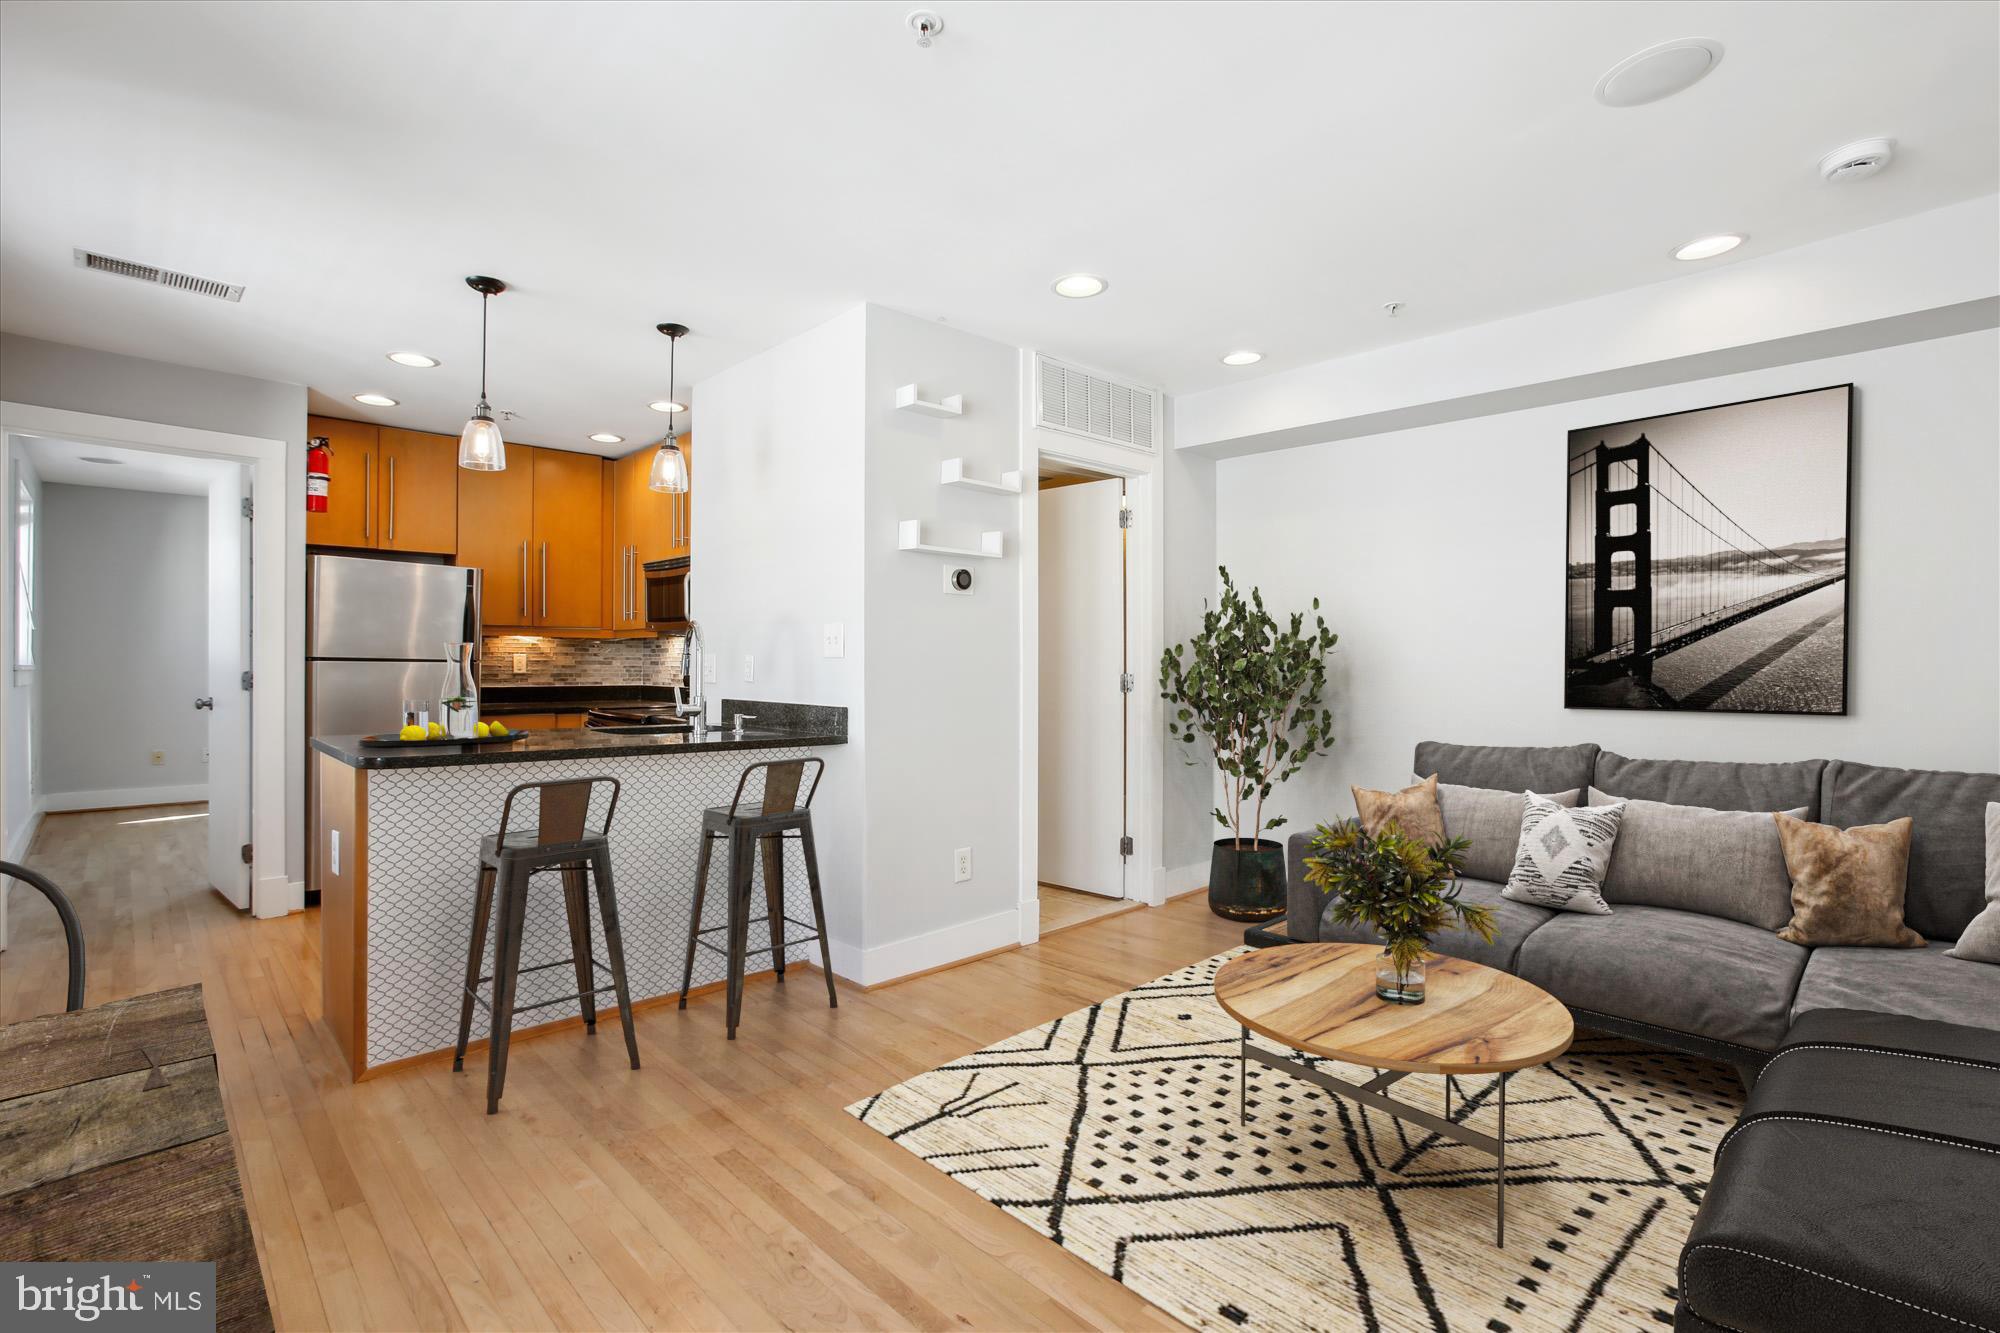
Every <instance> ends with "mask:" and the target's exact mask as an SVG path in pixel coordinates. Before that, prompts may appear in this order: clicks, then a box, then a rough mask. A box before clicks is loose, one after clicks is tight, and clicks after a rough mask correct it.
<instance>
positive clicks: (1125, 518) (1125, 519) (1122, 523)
mask: <svg viewBox="0 0 2000 1333" xmlns="http://www.w3.org/2000/svg"><path fill="white" fill-rule="evenodd" d="M1118 526H1119V527H1121V528H1129V527H1131V526H1132V511H1131V510H1129V509H1125V508H1122V507H1121V508H1120V509H1119V511H1118Z"/></svg>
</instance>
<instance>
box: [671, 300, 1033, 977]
mask: <svg viewBox="0 0 2000 1333" xmlns="http://www.w3.org/2000/svg"><path fill="white" fill-rule="evenodd" d="M867 344H868V349H867V350H868V355H867V371H866V377H865V378H866V390H865V396H864V399H863V416H864V421H865V423H866V429H867V441H868V442H867V498H866V515H865V521H864V522H863V524H862V534H863V539H864V540H863V553H864V554H863V560H864V565H865V569H866V577H867V627H868V628H867V633H868V675H867V695H868V708H867V715H868V747H869V757H868V819H869V844H868V918H867V942H868V948H869V954H870V957H869V960H868V971H869V972H870V973H871V974H872V975H873V976H896V975H901V974H902V973H905V972H908V971H913V970H916V969H917V968H919V967H929V966H935V965H936V964H937V963H940V962H945V961H950V960H953V959H956V958H961V957H965V956H968V955H970V954H972V953H978V952H983V951H984V950H987V949H994V948H999V947H1001V946H1003V945H1007V944H1012V943H1015V942H1016V941H1017V940H1018V939H1019V938H1020V936H1019V917H1018V911H1017V908H1018V902H1019V897H1020V882H1021V877H1022V868H1021V860H1020V830H1021V808H1020V764H1021V746H1020V730H1021V704H1020V678H1019V676H1018V674H1017V672H1018V669H1019V659H1020V650H1021V556H1020V533H1021V510H1022V505H1023V500H1022V498H1021V497H1018V496H1000V495H989V494H984V493H979V492H970V491H961V490H957V489H952V490H946V489H944V488H943V487H941V486H940V485H939V484H938V465H939V464H940V463H941V462H942V461H943V460H944V459H946V458H963V459H965V463H966V468H967V470H968V471H969V472H970V473H971V475H973V476H975V477H981V478H987V479H996V478H998V477H999V475H1000V473H1001V472H1002V471H1009V470H1012V469H1014V468H1017V467H1019V466H1020V462H1019V458H1020V450H1021V424H1020V411H1019V401H1020V381H1019V374H1020V353H1019V351H1018V350H1017V349H1016V348H1013V347H1010V346H1007V345H1006V344H1004V343H997V342H993V341H990V340H989V339H985V338H980V337H976V336H974V335H972V334H969V333H964V332H961V331H959V330H957V329H954V328H950V327H948V326H946V325H943V324H939V323H937V322H936V321H933V320H924V319H917V318H915V317H913V316H910V315H904V314H901V313H898V312H896V311H893V310H887V309H884V308H882V307H880V306H869V307H868V308H867ZM904 384H917V385H920V386H922V388H923V391H924V393H925V394H926V395H927V396H928V395H932V394H938V395H945V394H963V395H964V397H965V403H966V409H965V415H964V416H962V417H957V418H952V419H940V418H936V417H926V416H920V415H918V414H916V413H914V412H904V411H898V410H897V409H896V406H895V397H896V390H897V388H898V387H899V386H901V385H904ZM703 410H704V411H706V410H707V407H706V405H704V407H703ZM912 518H915V519H922V520H923V522H924V527H925V533H926V538H927V540H929V541H933V542H938V543H942V544H944V545H951V546H974V547H976V546H977V545H978V542H979V533H980V532H982V531H984V530H987V529H992V528H998V529H1001V530H1003V531H1005V533H1006V534H1007V537H1006V542H1007V545H1006V551H1007V555H1006V557H1005V558H1004V559H1000V560H971V561H966V562H965V563H966V564H967V565H969V566H971V567H972V568H973V571H974V574H975V575H976V576H977V583H976V584H975V589H974V593H973V595H972V596H970V597H950V596H946V595H945V593H944V573H943V571H944V569H945V567H946V565H947V563H948V560H947V558H946V557H942V556H935V555H918V554H911V553H909V552H905V551H899V550H897V549H896V525H897V523H898V522H899V521H900V520H904V519H912ZM959 847H970V848H972V849H973V860H972V866H973V873H972V878H971V879H970V880H969V881H967V882H965V883H963V884H958V883H954V882H953V881H952V853H953V850H954V849H956V848H959Z"/></svg>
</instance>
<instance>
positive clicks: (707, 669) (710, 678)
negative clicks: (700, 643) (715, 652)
mask: <svg viewBox="0 0 2000 1333" xmlns="http://www.w3.org/2000/svg"><path fill="white" fill-rule="evenodd" d="M721 670H722V663H721V661H720V660H719V659H717V658H713V657H705V658H703V659H702V662H701V679H702V683H703V684H706V685H713V684H715V682H716V679H717V677H718V676H719V675H720V673H721Z"/></svg>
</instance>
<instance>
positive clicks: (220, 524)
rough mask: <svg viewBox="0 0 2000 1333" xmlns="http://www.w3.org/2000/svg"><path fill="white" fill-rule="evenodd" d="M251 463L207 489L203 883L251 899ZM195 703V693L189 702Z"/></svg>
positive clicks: (242, 903)
mask: <svg viewBox="0 0 2000 1333" xmlns="http://www.w3.org/2000/svg"><path fill="white" fill-rule="evenodd" d="M248 473H249V469H248V468H241V469H232V470H231V473H230V475H228V476H227V477H225V478H222V479H219V480H217V481H215V482H213V483H211V484H210V486H209V490H208V697H209V698H211V699H213V700H214V701H215V707H214V709H213V711H211V712H210V713H209V714H208V718H209V723H208V882H209V883H210V884H213V885H214V886H215V890H216V892H218V893H220V894H221V895H222V896H223V897H225V898H227V899H229V901H230V902H232V903H235V904H236V905H237V906H238V907H246V908H247V907H248V906H250V867H249V866H248V865H246V864H245V863H244V860H243V848H244V846H245V845H246V844H247V843H249V842H250V790H251V788H250V755H251V748H250V691H248V690H246V689H244V688H243V673H244V672H245V671H248V670H249V669H250V661H251V658H250V624H251V619H250V587H251V582H250V551H251V546H250V524H251V522H252V520H251V519H250V518H249V517H246V516H245V514H244V512H243V508H244V506H243V501H244V497H245V496H247V495H248V494H249V493H250V485H249V481H250V478H249V475H248ZM189 706H190V707H192V706H193V700H190V701H189Z"/></svg>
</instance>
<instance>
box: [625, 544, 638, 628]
mask: <svg viewBox="0 0 2000 1333" xmlns="http://www.w3.org/2000/svg"><path fill="white" fill-rule="evenodd" d="M638 549H639V548H638V547H636V546H628V547H626V548H625V618H626V619H627V620H630V619H631V618H632V583H633V578H632V572H633V571H632V564H633V560H634V557H635V553H636V552H637V551H638Z"/></svg>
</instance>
